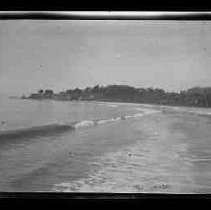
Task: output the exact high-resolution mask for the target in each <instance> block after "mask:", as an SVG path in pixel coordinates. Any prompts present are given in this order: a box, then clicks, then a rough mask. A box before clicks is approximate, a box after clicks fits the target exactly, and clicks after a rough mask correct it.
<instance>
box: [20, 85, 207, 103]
mask: <svg viewBox="0 0 211 210" xmlns="http://www.w3.org/2000/svg"><path fill="white" fill-rule="evenodd" d="M22 98H27V99H55V100H98V101H115V102H133V103H150V104H160V105H175V106H197V107H211V87H207V88H202V87H194V88H190V89H187V90H184V91H180V92H179V93H176V92H166V91H164V90H163V89H160V88H135V87H132V86H128V85H108V86H99V85H95V86H93V87H87V88H85V89H80V88H75V89H68V90H66V91H62V92H59V93H54V92H53V90H51V89H46V90H39V91H38V92H37V93H33V94H31V95H30V96H28V97H26V96H22Z"/></svg>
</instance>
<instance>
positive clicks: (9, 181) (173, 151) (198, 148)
mask: <svg viewBox="0 0 211 210" xmlns="http://www.w3.org/2000/svg"><path fill="white" fill-rule="evenodd" d="M0 190H1V191H6V192H20V191H21V192H49V191H50V192H131V193H132V192H144V193H211V109H210V108H187V107H168V106H158V105H146V104H130V103H108V102H106V103H105V102H94V101H92V102H83V101H81V102H79V101H78V102H64V101H52V100H45V101H36V100H21V99H9V98H5V97H4V98H3V97H1V98H0Z"/></svg>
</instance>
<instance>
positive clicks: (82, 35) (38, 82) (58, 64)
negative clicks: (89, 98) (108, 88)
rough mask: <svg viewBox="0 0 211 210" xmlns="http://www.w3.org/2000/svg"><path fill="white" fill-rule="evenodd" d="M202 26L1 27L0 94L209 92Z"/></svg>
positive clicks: (208, 53)
mask: <svg viewBox="0 0 211 210" xmlns="http://www.w3.org/2000/svg"><path fill="white" fill-rule="evenodd" d="M210 57H211V23H209V22H208V21H207V22H206V21H203V22H202V21H197V22H193V21H190V22H188V21H187V22H184V21H132V20H130V21H123V20H122V21H114V20H113V21H111V20H107V21H105V20H104V21H99V20H98V21H87V20H85V21H82V20H81V21H70V20H69V21H67V20H66V21H61V20H58V21H52V20H48V21H47V20H1V21H0V94H14V95H15V94H29V93H31V92H36V91H37V90H38V89H40V88H42V89H46V88H50V89H53V90H54V91H55V92H59V91H63V90H66V89H68V88H76V87H79V88H85V87H87V86H93V85H96V84H99V85H109V84H123V85H132V86H136V87H144V88H146V87H154V88H163V89H164V90H166V91H180V90H183V89H187V88H190V87H194V86H202V87H204V86H211V71H210V69H209V68H210V66H211V59H210Z"/></svg>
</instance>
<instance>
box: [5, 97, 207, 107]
mask: <svg viewBox="0 0 211 210" xmlns="http://www.w3.org/2000/svg"><path fill="white" fill-rule="evenodd" d="M8 98H10V99H20V100H23V99H24V100H35V101H62V102H98V103H99V102H102V103H114V104H126V105H144V106H150V107H153V106H157V107H160V108H171V107H176V108H205V109H209V108H211V107H207V106H185V105H171V104H168V105H167V104H156V103H140V102H128V101H127V102H126V101H112V100H101V99H100V100H59V99H32V98H18V97H16V98H14V97H12V98H11V97H8Z"/></svg>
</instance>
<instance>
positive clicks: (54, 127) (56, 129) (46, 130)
mask: <svg viewBox="0 0 211 210" xmlns="http://www.w3.org/2000/svg"><path fill="white" fill-rule="evenodd" d="M156 112H159V111H157V110H156V111H155V110H147V111H146V110H145V112H142V113H137V114H134V115H126V116H120V117H113V118H110V119H97V120H83V121H80V122H76V123H64V124H48V125H41V126H34V127H29V128H21V129H16V130H4V131H0V140H2V139H18V138H23V137H24V138H26V137H35V136H45V135H54V134H57V133H62V132H65V131H70V130H75V129H80V128H86V127H93V126H97V125H103V124H106V123H112V122H118V121H121V120H126V119H130V118H136V117H141V116H144V115H146V114H152V113H156Z"/></svg>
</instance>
